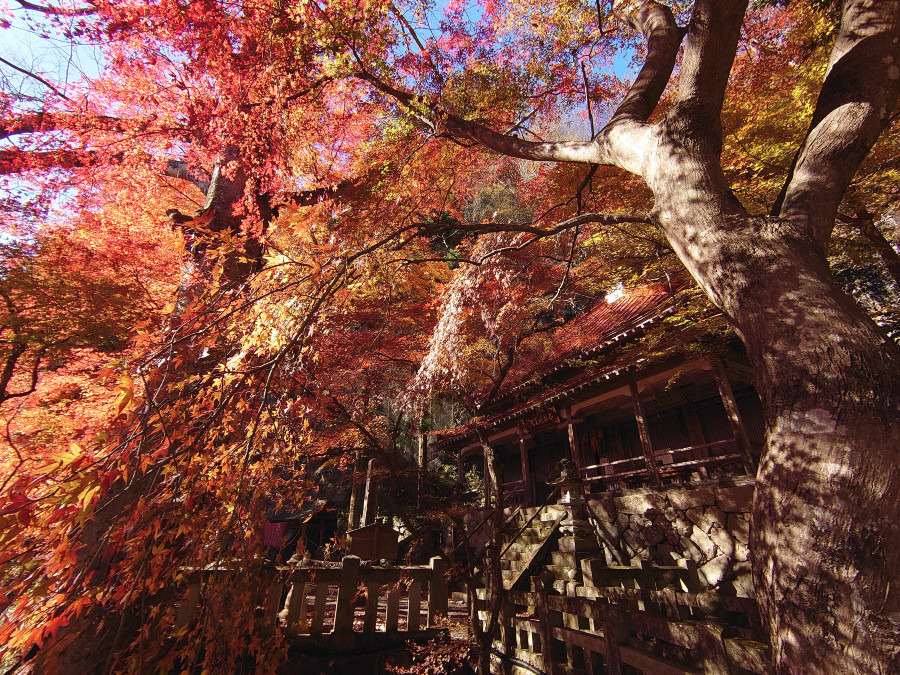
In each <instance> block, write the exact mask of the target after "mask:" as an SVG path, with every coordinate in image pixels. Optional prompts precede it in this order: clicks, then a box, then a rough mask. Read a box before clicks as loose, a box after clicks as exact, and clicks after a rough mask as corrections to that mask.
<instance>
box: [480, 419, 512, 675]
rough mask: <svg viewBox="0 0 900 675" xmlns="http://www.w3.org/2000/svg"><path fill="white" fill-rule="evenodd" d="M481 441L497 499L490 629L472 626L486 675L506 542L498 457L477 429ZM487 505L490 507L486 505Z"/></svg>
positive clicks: (489, 572)
mask: <svg viewBox="0 0 900 675" xmlns="http://www.w3.org/2000/svg"><path fill="white" fill-rule="evenodd" d="M477 433H478V438H479V440H480V441H481V447H482V449H483V451H484V456H485V458H486V459H487V462H485V464H486V466H487V475H486V476H485V477H484V480H485V481H490V486H491V493H492V495H493V497H494V511H493V514H492V516H491V535H490V539H489V547H490V548H489V552H490V566H489V567H488V569H486V570H485V581H486V582H487V583H486V585H485V588H486V590H487V592H488V598H489V604H488V606H487V611H488V621H487V628H484V629H482V628H481V624H480V622H478V621H477V615H476V621H475V622H474V623H473V629H474V633H475V637H476V640H477V641H478V672H479V673H483V674H484V675H487V674H488V673H490V672H491V647H492V646H493V643H494V633H495V632H496V628H497V622H498V621H499V619H500V607H501V606H502V603H503V574H502V572H501V567H500V553H501V552H502V549H501V545H502V543H503V523H504V520H505V519H504V514H503V483H502V482H501V481H500V473H499V472H498V471H497V457H496V453H495V452H494V446H493V445H491V444H490V442H489V441H488V439H487V433H486V431H485V430H483V429H481V428H480V427H479V428H478V429H477ZM485 506H488V505H487V504H486V505H485Z"/></svg>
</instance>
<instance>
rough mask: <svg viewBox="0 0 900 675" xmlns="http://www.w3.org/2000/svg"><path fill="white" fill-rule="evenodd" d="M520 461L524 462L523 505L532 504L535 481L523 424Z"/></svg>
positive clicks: (520, 439)
mask: <svg viewBox="0 0 900 675" xmlns="http://www.w3.org/2000/svg"><path fill="white" fill-rule="evenodd" d="M519 461H520V462H521V463H522V480H523V481H525V484H524V485H523V486H522V506H531V505H532V504H533V503H534V494H532V492H533V489H532V488H533V485H532V484H533V482H534V481H532V480H531V472H530V471H529V470H528V448H527V447H526V441H525V434H524V432H523V431H522V426H521V425H520V426H519Z"/></svg>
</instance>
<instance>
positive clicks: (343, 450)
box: [0, 0, 900, 672]
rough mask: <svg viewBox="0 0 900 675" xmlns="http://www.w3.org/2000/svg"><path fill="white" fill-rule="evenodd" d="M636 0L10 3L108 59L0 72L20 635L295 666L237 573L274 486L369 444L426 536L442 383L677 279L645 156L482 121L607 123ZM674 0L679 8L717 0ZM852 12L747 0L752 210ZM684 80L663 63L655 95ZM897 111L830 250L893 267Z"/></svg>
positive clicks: (300, 499)
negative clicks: (622, 292) (622, 162)
mask: <svg viewBox="0 0 900 675" xmlns="http://www.w3.org/2000/svg"><path fill="white" fill-rule="evenodd" d="M628 4H629V3H622V2H615V3H613V2H605V1H603V2H599V1H598V2H577V1H574V0H571V1H570V0H566V1H563V2H559V1H553V2H549V1H543V0H492V1H490V2H484V3H482V4H479V5H475V4H471V5H470V4H467V3H465V2H460V1H457V0H451V1H450V2H448V3H444V4H439V5H435V4H434V3H431V2H418V1H413V2H397V1H394V0H374V1H371V2H370V1H365V2H361V1H358V0H353V1H352V2H347V1H345V0H330V1H329V2H321V1H319V0H306V1H304V2H274V1H263V0H259V1H256V0H245V1H237V0H236V1H233V2H230V1H226V0H199V1H197V2H184V1H182V0H154V1H152V2H138V1H128V0H126V1H124V2H122V1H107V0H91V1H89V2H87V3H85V4H79V3H77V2H70V1H69V0H60V1H59V2H54V3H53V4H52V5H38V4H33V3H30V2H12V3H10V6H9V7H7V8H6V9H3V10H2V12H3V14H2V15H0V20H2V21H3V23H4V24H6V25H7V26H8V28H7V30H14V29H18V28H16V26H21V25H29V26H30V27H31V28H32V29H33V30H34V31H35V32H37V33H44V34H46V35H48V36H50V37H51V38H52V39H54V40H57V41H64V42H65V43H66V44H72V45H80V46H84V45H90V46H93V48H94V49H95V50H96V52H97V53H98V54H99V55H100V62H99V63H100V66H99V68H98V72H97V73H96V74H94V75H91V76H87V75H86V76H83V77H76V76H72V75H70V76H69V77H68V78H65V77H57V78H53V77H51V76H50V75H48V74H47V73H46V71H44V70H42V69H41V68H40V64H35V65H34V66H27V64H18V65H17V67H16V69H10V70H9V71H8V73H7V71H4V73H7V75H5V77H6V86H5V88H4V90H3V91H2V92H0V139H2V145H0V177H2V181H3V189H4V195H5V196H4V198H3V200H2V202H0V209H2V213H3V226H2V227H3V232H2V233H0V298H2V303H0V317H2V321H0V328H2V333H0V435H2V442H0V654H2V655H3V659H4V661H3V665H4V666H6V665H13V664H15V663H17V662H18V661H19V659H22V658H24V656H25V655H29V656H31V657H34V658H38V659H39V660H41V663H43V665H42V667H43V668H46V669H48V670H47V672H53V668H54V664H55V663H56V662H55V661H54V659H56V658H65V659H75V658H78V659H82V661H81V663H82V664H83V666H84V669H85V672H87V671H89V670H91V669H96V670H98V671H100V670H104V671H105V672H106V671H128V672H138V671H142V669H143V668H144V667H145V666H144V665H142V664H148V663H152V664H154V665H155V666H156V667H158V668H159V669H160V670H161V671H164V672H169V671H172V670H176V671H178V672H181V671H182V670H184V671H190V670H191V668H193V667H195V666H200V667H201V669H206V670H205V671H204V672H206V671H208V672H226V671H225V670H223V669H224V668H227V667H228V666H226V665H225V664H232V663H235V660H236V659H238V658H241V659H249V661H251V662H253V663H254V664H255V667H257V668H258V669H259V670H260V671H265V670H272V669H274V668H275V667H277V665H278V664H279V663H280V659H281V658H282V657H283V655H284V649H285V647H284V645H283V644H282V643H281V642H280V641H279V636H278V635H276V636H274V637H267V638H264V637H261V636H260V635H258V634H257V632H256V628H257V626H256V625H255V621H256V617H255V615H254V613H253V611H252V607H250V606H249V603H247V602H242V601H241V600H242V598H244V599H245V598H247V597H249V593H250V592H251V591H250V585H249V583H248V579H251V578H252V577H253V575H254V574H255V573H258V572H259V570H260V569H261V568H262V566H263V565H264V563H265V547H264V546H263V541H262V532H263V527H262V524H263V522H264V520H265V514H266V511H267V509H271V508H279V507H281V506H285V505H289V506H292V507H299V506H302V505H303V504H306V503H310V502H312V501H314V500H315V499H317V498H320V497H321V496H322V495H323V494H324V492H323V490H325V491H327V490H335V489H336V490H338V492H340V490H341V489H344V488H341V486H342V485H345V481H346V473H347V471H348V470H350V468H351V467H352V465H353V462H354V461H355V460H356V457H357V456H359V455H360V454H362V455H367V456H369V455H372V456H378V457H379V458H381V459H382V460H383V461H385V462H386V463H387V465H388V466H391V467H392V468H393V469H394V470H395V477H396V478H395V479H396V481H397V485H396V489H394V488H393V487H392V489H391V490H390V493H391V494H394V495H397V499H396V500H395V501H394V503H392V504H390V505H389V508H390V509H391V512H392V514H395V515H397V516H398V517H399V518H400V519H401V520H403V522H404V524H405V525H406V526H407V527H409V528H410V530H411V531H416V528H418V527H421V526H422V522H423V517H422V513H420V512H416V510H415V509H412V508H411V507H410V503H409V501H408V500H407V501H404V500H405V497H404V494H405V493H404V489H405V488H404V487H403V486H404V483H408V482H409V481H408V480H407V478H408V476H409V475H415V474H414V473H413V474H404V471H406V470H408V469H409V468H410V458H409V455H408V453H407V449H408V448H407V446H408V442H409V439H410V438H412V437H414V436H415V435H416V434H417V433H418V432H420V431H422V430H427V428H428V426H427V425H428V421H427V419H426V418H427V410H428V407H429V404H430V403H432V402H433V401H435V400H447V399H448V398H453V400H459V401H463V402H464V403H465V406H466V407H467V410H468V414H470V415H476V416H477V413H478V406H479V405H480V403H481V402H483V401H485V400H487V399H489V398H490V396H491V395H492V392H494V391H495V390H496V389H497V388H499V387H500V386H501V385H502V382H503V379H504V378H505V377H506V375H507V374H508V372H509V369H510V368H511V367H512V364H513V362H514V361H515V358H516V355H517V354H518V353H520V351H521V350H523V349H530V350H532V353H541V351H540V350H541V349H545V350H546V349H547V345H546V339H547V338H546V335H547V332H548V330H549V328H551V327H555V326H558V325H560V324H561V323H563V322H564V321H566V320H567V319H568V318H571V317H572V316H574V315H576V314H577V313H578V312H581V311H583V310H584V309H585V308H586V307H588V306H590V304H591V303H593V302H595V301H596V300H597V299H599V298H602V297H603V295H604V294H605V293H607V292H609V291H611V290H613V289H614V288H616V287H617V286H618V285H620V284H621V285H624V286H625V287H631V286H635V285H638V284H642V283H650V282H653V283H662V284H673V283H676V282H675V280H676V279H678V282H677V283H678V285H679V286H680V285H682V284H685V283H687V281H686V280H687V279H688V278H689V275H688V274H686V273H685V271H684V268H683V267H682V266H681V263H680V262H679V260H678V257H677V255H676V250H675V249H676V248H677V247H673V245H672V243H671V238H670V237H669V236H668V233H667V232H666V231H665V229H664V228H662V227H660V224H659V221H658V219H657V214H656V212H654V211H653V209H654V194H653V193H652V191H651V190H650V189H648V187H647V185H645V183H644V182H643V181H642V180H641V179H640V178H639V177H637V176H635V175H633V174H631V173H627V172H626V171H623V170H622V169H620V168H615V167H613V166H601V165H600V164H597V163H592V162H587V163H568V162H543V163H534V162H529V161H525V160H524V159H520V158H516V157H517V155H516V154H515V153H509V152H507V153H505V154H503V153H502V152H501V153H500V154H498V152H497V149H498V148H497V147H496V146H497V144H496V143H494V144H493V145H492V141H491V140H490V139H487V140H486V141H485V140H483V139H482V137H480V136H478V133H480V132H477V133H476V132H474V131H472V130H471V129H473V128H476V127H477V128H478V129H484V128H488V127H489V128H490V129H492V130H493V131H494V132H498V133H499V134H503V135H504V138H505V139H512V140H509V143H516V142H526V141H535V142H536V141H542V140H543V139H545V138H552V139H556V140H562V141H566V140H573V141H574V140H577V139H585V138H587V139H590V138H593V137H594V136H596V135H598V134H599V133H600V131H601V129H602V128H604V126H605V125H607V123H609V122H610V120H611V119H613V115H614V113H615V112H616V110H617V108H618V106H619V104H620V103H621V101H622V99H623V97H624V96H625V94H626V92H627V91H628V90H629V86H630V84H631V83H632V82H633V81H634V79H635V77H636V75H637V73H638V71H639V69H640V67H641V64H642V63H643V62H644V58H645V56H647V54H648V46H647V42H646V41H645V38H644V36H643V35H642V34H641V32H639V31H636V30H635V29H634V27H632V26H630V25H629V24H628V22H627V21H624V20H622V17H623V16H627V15H628V14H627V13H628V11H629V10H628V8H627V7H625V8H623V5H628ZM630 4H635V5H637V4H641V3H630ZM668 4H670V5H671V9H672V17H673V20H674V21H676V22H677V23H678V24H679V25H687V23H688V21H689V20H690V16H691V12H692V11H693V7H694V4H695V3H692V2H673V3H668ZM697 4H698V5H699V4H701V3H697ZM726 4H728V3H726ZM635 11H637V10H635ZM23 22H24V23H23ZM839 23H840V11H839V8H836V7H835V6H834V3H822V2H804V1H798V2H791V3H782V2H778V3H751V7H750V9H749V10H748V11H747V13H746V16H745V17H744V21H743V29H742V33H741V35H740V40H739V43H738V47H737V51H736V56H735V59H734V65H733V68H732V69H731V71H730V73H731V74H730V83H729V85H728V89H727V97H726V99H725V103H724V106H723V107H722V111H721V131H722V136H721V139H722V168H723V171H724V175H725V176H726V178H727V180H728V182H729V185H730V186H731V189H732V191H733V193H734V195H735V196H736V197H737V198H738V199H740V201H741V202H742V203H743V205H744V206H745V207H746V210H747V211H748V212H749V213H750V214H751V215H754V216H763V215H765V214H768V213H770V212H771V211H772V209H773V207H774V206H775V205H776V203H778V201H779V199H781V198H782V197H783V195H780V194H779V193H780V190H781V184H782V183H783V182H784V180H785V177H786V176H787V175H788V174H789V173H790V171H791V169H792V161H793V160H794V154H795V153H796V151H797V148H798V146H799V144H800V143H801V141H802V139H803V138H804V134H805V133H806V132H807V128H808V127H809V125H810V119H811V118H812V116H813V113H814V111H815V109H816V100H817V96H818V95H819V89H820V87H821V82H822V78H823V76H824V74H825V72H826V70H827V68H828V62H829V61H828V59H829V53H830V50H831V46H832V44H833V42H834V40H835V35H836V32H837V30H838V26H839ZM635 25H637V24H635ZM679 30H681V29H679ZM682 33H683V31H682ZM651 47H652V44H651ZM651 51H652V49H651ZM681 58H682V54H681V53H679V54H678V55H677V58H676V57H675V56H674V55H673V59H674V61H673V63H674V66H673V67H674V71H675V73H676V74H677V73H678V72H679V71H680V69H681V68H682V61H681ZM4 63H6V61H4ZM13 65H16V64H13ZM16 77H18V78H20V79H19V80H16V79H15V78H16ZM16 82H20V83H28V86H24V85H22V86H15V83H16ZM676 97H677V92H676V91H675V88H673V87H672V86H667V87H661V88H660V92H659V105H658V106H656V105H653V106H651V108H650V111H648V112H647V115H648V116H649V121H650V122H651V123H656V122H657V121H659V120H662V119H663V118H664V116H665V115H666V112H667V110H668V109H669V107H670V106H671V105H673V104H674V103H673V102H674V101H675V100H676ZM651 111H652V116H651V115H650V112H651ZM892 119H893V118H892ZM466 125H474V126H473V127H471V128H470V127H469V126H466ZM896 132H897V129H896V122H895V121H892V122H891V123H890V124H888V125H887V128H886V131H885V132H884V133H883V134H882V136H881V139H880V141H879V142H878V144H877V145H876V146H875V147H874V149H873V150H872V152H871V153H869V154H868V155H867V158H866V159H865V160H864V162H863V163H862V166H861V168H860V169H859V171H858V173H856V177H855V178H854V180H853V182H852V184H851V185H850V187H849V188H848V190H847V198H846V199H845V200H844V202H843V203H842V204H841V206H840V209H839V211H838V213H837V216H836V219H837V221H838V225H837V228H838V229H837V230H836V233H835V235H834V238H833V241H834V242H835V243H834V247H833V250H831V251H829V253H830V254H831V255H832V258H831V260H832V263H833V264H841V265H844V267H843V268H842V269H858V268H867V267H871V266H875V267H877V268H878V269H884V270H887V271H886V272H883V273H880V274H890V270H893V271H894V272H893V273H894V274H897V269H898V268H897V263H896V253H895V252H894V249H893V248H892V247H891V245H890V242H889V240H890V239H891V237H892V236H893V235H892V230H891V227H892V223H893V221H892V220H891V218H892V217H893V216H892V214H893V209H894V208H895V204H896V200H897V194H898V193H897V187H896V185H897V163H896V158H897V144H898V139H900V136H898V135H897V133H896ZM509 155H514V156H509ZM520 155H521V153H520ZM520 155H518V156H520ZM876 223H877V224H879V226H876ZM879 227H880V229H879ZM678 253H679V255H680V254H682V251H681V250H680V249H679V250H678ZM892 266H893V267H892ZM704 290H708V289H706V288H705V289H704ZM707 294H709V293H707ZM684 298H685V299H684V302H683V305H682V310H683V311H681V312H680V313H679V314H678V315H676V316H675V317H674V318H673V319H672V321H673V322H675V323H677V322H689V321H693V320H695V319H696V318H697V317H701V316H707V315H708V313H709V312H708V310H709V308H710V307H711V306H710V305H709V304H708V301H707V300H706V299H704V297H703V294H702V293H701V292H700V290H699V289H697V288H694V287H693V286H691V287H690V288H689V289H688V290H687V291H685V292H684ZM714 300H715V298H714ZM882 309H883V308H882ZM886 320H887V319H886ZM714 328H715V329H716V330H718V329H721V328H722V326H721V325H719V324H716V325H715V327H714ZM751 351H752V350H751ZM423 425H424V426H423ZM404 476H406V478H405V477H404ZM342 481H343V482H342ZM210 565H221V566H227V567H232V568H234V569H240V570H243V571H244V574H241V575H236V576H234V577H232V578H231V580H230V581H229V582H228V585H227V587H225V588H223V589H221V593H220V597H219V598H218V600H217V601H215V602H218V603H219V604H218V605H216V604H215V602H213V601H211V603H210V607H209V611H208V612H207V613H205V614H203V615H202V616H201V617H200V618H199V619H198V621H197V622H196V623H195V624H194V625H191V626H189V627H188V628H187V629H181V630H180V631H176V630H175V628H174V615H175V605H174V603H173V601H172V600H173V594H174V593H177V592H179V589H180V588H182V585H183V581H184V579H185V578H186V575H187V574H189V572H190V570H192V569H197V568H203V567H206V566H210ZM83 625H90V626H91V627H92V629H91V630H94V629H96V630H97V631H98V632H97V635H99V636H100V637H97V638H95V639H94V644H90V645H86V644H82V643H84V642H85V638H84V637H83V635H81V634H80V633H79V630H80V629H79V628H78V627H79V626H83ZM98 645H99V646H100V647H102V648H100V647H98ZM35 654H37V655H38V656H37V657H35V656H34V655H35ZM60 655H64V656H60ZM73 655H74V656H73ZM198 672H199V671H198Z"/></svg>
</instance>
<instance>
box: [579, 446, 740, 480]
mask: <svg viewBox="0 0 900 675" xmlns="http://www.w3.org/2000/svg"><path fill="white" fill-rule="evenodd" d="M654 456H655V459H656V466H657V471H658V472H659V475H660V477H661V478H663V479H668V480H671V481H674V482H680V481H686V480H689V479H690V475H691V474H692V473H694V472H699V473H701V475H703V476H704V477H705V475H706V472H708V470H709V469H711V468H715V467H733V468H738V469H740V470H742V466H743V465H742V463H741V461H742V460H741V453H740V451H739V449H738V445H737V441H736V440H734V439H729V440H724V441H716V442H715V443H703V444H700V445H692V446H689V447H686V448H677V449H674V450H671V449H665V450H658V451H656V452H655V453H654ZM580 473H581V477H582V478H583V479H584V480H586V481H587V482H588V483H591V484H599V485H601V486H602V487H603V489H604V490H619V489H623V488H626V487H635V486H637V485H642V484H646V483H647V482H649V479H650V471H649V469H648V468H647V460H646V459H645V458H644V457H631V458H629V459H618V460H615V461H612V462H601V463H599V464H592V465H590V466H585V467H582V468H581V469H580Z"/></svg>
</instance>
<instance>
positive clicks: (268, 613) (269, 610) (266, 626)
mask: <svg viewBox="0 0 900 675" xmlns="http://www.w3.org/2000/svg"><path fill="white" fill-rule="evenodd" d="M283 590H284V583H283V582H282V581H280V580H279V579H272V586H271V587H270V588H269V592H268V593H267V594H266V604H265V605H264V606H263V629H262V633H263V635H271V634H272V633H273V632H274V631H275V622H276V620H277V617H278V610H279V609H280V608H281V592H282V591H283Z"/></svg>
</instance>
